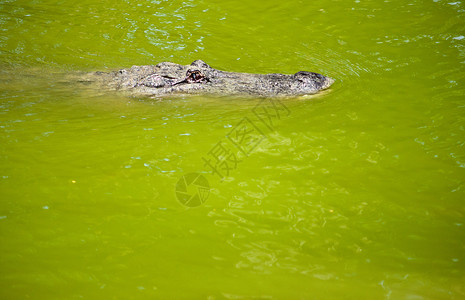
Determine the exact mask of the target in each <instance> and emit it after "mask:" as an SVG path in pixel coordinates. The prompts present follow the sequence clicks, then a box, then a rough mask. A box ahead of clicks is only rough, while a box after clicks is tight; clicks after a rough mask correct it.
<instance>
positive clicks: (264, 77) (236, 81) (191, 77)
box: [81, 60, 334, 97]
mask: <svg viewBox="0 0 465 300" xmlns="http://www.w3.org/2000/svg"><path fill="white" fill-rule="evenodd" d="M81 81H84V82H98V83H100V85H101V86H106V87H108V88H110V89H112V90H118V91H124V92H126V93H128V94H129V95H132V96H150V97H159V96H166V95H173V94H181V95H185V94H202V95H203V94H206V95H216V96H223V95H226V96H253V97H286V96H301V95H310V94H315V93H317V92H319V91H321V90H324V89H327V88H328V87H330V86H331V85H332V84H333V83H334V80H333V79H331V78H329V77H326V76H323V75H321V74H318V73H313V72H306V71H300V72H297V73H295V74H294V75H284V74H276V73H275V74H250V73H236V72H226V71H221V70H217V69H214V68H212V67H210V66H209V65H208V64H207V63H205V62H204V61H202V60H196V61H194V62H193V63H191V64H190V65H180V64H176V63H172V62H162V63H159V64H157V65H147V66H132V67H131V68H128V69H121V70H118V71H112V72H93V73H89V74H87V76H86V77H85V79H81Z"/></svg>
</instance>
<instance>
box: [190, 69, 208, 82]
mask: <svg viewBox="0 0 465 300" xmlns="http://www.w3.org/2000/svg"><path fill="white" fill-rule="evenodd" d="M204 78H205V76H204V75H203V74H202V73H201V72H200V71H199V70H193V71H191V70H188V71H187V74H186V80H187V81H188V82H191V83H193V82H201V81H202V80H203V79H204Z"/></svg>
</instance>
